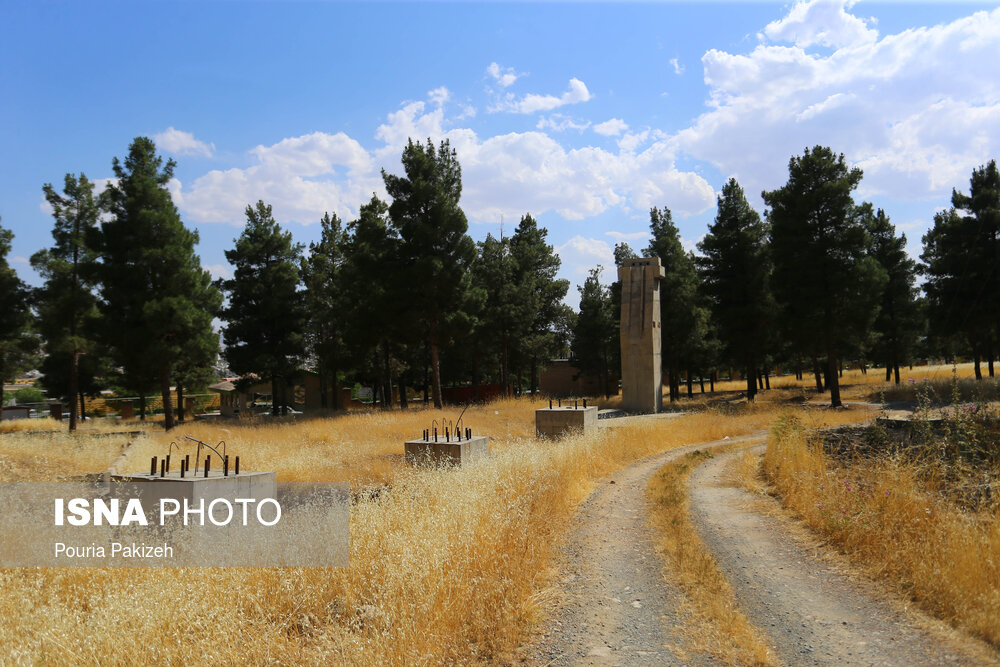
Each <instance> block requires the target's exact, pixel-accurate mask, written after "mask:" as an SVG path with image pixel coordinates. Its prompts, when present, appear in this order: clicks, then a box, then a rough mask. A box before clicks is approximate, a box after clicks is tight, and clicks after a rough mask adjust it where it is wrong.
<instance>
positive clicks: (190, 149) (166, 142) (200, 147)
mask: <svg viewBox="0 0 1000 667" xmlns="http://www.w3.org/2000/svg"><path fill="white" fill-rule="evenodd" d="M153 141H155V142H156V145H157V146H158V147H159V148H161V149H163V150H165V151H167V152H168V153H173V154H174V155H195V156H200V157H212V154H213V153H214V152H215V144H206V143H205V142H204V141H198V140H197V139H195V138H194V135H193V134H191V133H190V132H184V131H182V130H177V129H174V128H173V127H168V128H167V129H166V130H164V131H163V132H160V133H159V134H154V135H153Z"/></svg>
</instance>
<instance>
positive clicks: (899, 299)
mask: <svg viewBox="0 0 1000 667" xmlns="http://www.w3.org/2000/svg"><path fill="white" fill-rule="evenodd" d="M858 215H859V216H861V219H862V220H863V221H864V224H865V226H866V227H867V229H868V235H869V238H870V240H871V248H870V251H869V254H870V255H871V257H873V258H874V259H875V261H877V262H878V263H879V265H880V266H881V267H882V270H883V271H884V272H885V274H886V282H885V286H884V287H883V289H882V295H881V301H880V304H879V306H880V307H879V311H878V316H877V317H876V318H875V322H874V323H873V325H872V326H873V329H872V333H873V335H874V340H873V346H872V351H873V352H874V353H875V355H876V357H877V358H878V359H881V360H882V361H883V363H884V364H885V381H886V382H888V381H889V379H890V376H891V374H892V373H893V372H894V373H895V377H896V384H899V382H900V378H899V366H900V364H905V363H907V362H908V361H909V360H910V356H911V354H912V353H913V349H914V348H915V347H916V344H917V340H918V338H919V336H920V333H921V331H922V330H923V321H922V317H921V312H920V307H919V303H918V301H917V294H918V291H917V287H916V281H917V264H916V262H914V261H913V260H912V259H910V258H909V256H908V255H907V254H906V235H905V234H902V235H900V236H896V228H895V226H893V224H892V223H891V222H889V217H888V216H887V215H886V214H885V211H883V210H882V209H878V211H877V212H874V211H873V210H872V205H871V204H869V203H867V202H866V203H864V204H862V205H861V206H860V207H859V210H858Z"/></svg>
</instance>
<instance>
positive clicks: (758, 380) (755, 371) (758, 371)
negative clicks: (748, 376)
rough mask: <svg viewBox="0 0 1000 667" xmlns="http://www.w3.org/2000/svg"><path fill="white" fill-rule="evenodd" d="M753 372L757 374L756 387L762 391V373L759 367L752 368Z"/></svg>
mask: <svg viewBox="0 0 1000 667" xmlns="http://www.w3.org/2000/svg"><path fill="white" fill-rule="evenodd" d="M753 372H754V375H756V376H757V389H759V390H760V391H764V374H763V373H761V372H760V369H759V368H755V369H753Z"/></svg>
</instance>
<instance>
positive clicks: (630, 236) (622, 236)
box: [604, 231, 649, 241]
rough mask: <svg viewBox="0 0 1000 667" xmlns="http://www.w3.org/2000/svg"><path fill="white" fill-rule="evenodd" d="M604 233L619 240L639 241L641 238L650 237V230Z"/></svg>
mask: <svg viewBox="0 0 1000 667" xmlns="http://www.w3.org/2000/svg"><path fill="white" fill-rule="evenodd" d="M604 233H605V234H606V235H608V236H610V237H611V238H614V239H618V240H619V241H638V240H639V239H646V238H649V232H629V233H627V234H626V233H624V232H615V231H610V232H604Z"/></svg>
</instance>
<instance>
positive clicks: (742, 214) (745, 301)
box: [696, 179, 775, 401]
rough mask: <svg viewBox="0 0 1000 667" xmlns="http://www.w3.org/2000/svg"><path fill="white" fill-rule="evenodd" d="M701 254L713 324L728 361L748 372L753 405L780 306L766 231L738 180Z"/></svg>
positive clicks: (724, 197) (721, 200)
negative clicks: (774, 290) (773, 290)
mask: <svg viewBox="0 0 1000 667" xmlns="http://www.w3.org/2000/svg"><path fill="white" fill-rule="evenodd" d="M698 250H699V251H700V252H701V253H702V256H701V257H698V258H697V259H696V263H697V265H698V268H699V269H700V272H701V279H702V286H703V287H702V288H703V290H704V292H705V294H706V296H707V298H708V301H709V307H710V311H711V319H712V322H713V324H714V325H715V329H716V331H717V332H718V336H719V338H720V340H721V342H722V345H723V347H724V354H725V356H726V358H727V359H729V360H730V361H731V362H733V363H734V364H736V365H738V366H739V367H741V368H743V369H744V373H745V375H746V381H747V399H748V400H751V401H752V400H754V396H755V395H756V394H757V370H758V368H760V367H761V365H762V363H764V359H765V355H766V354H767V352H768V350H769V347H770V344H771V339H772V334H771V332H772V330H773V326H774V315H775V304H774V297H773V296H772V294H771V258H770V252H769V247H768V229H767V225H765V224H764V222H762V221H761V219H760V216H759V215H758V214H757V212H756V211H755V210H753V208H752V207H751V206H750V203H749V202H748V201H747V199H746V196H745V195H744V193H743V188H741V187H740V185H739V183H737V182H736V179H730V180H729V181H728V182H727V183H726V184H725V185H724V186H723V188H722V194H721V195H719V197H718V210H717V212H716V215H715V221H714V222H713V223H712V224H710V225H709V227H708V234H706V235H705V237H704V238H703V239H702V240H701V242H700V243H699V244H698Z"/></svg>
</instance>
